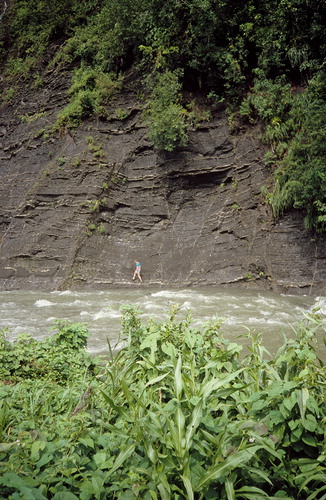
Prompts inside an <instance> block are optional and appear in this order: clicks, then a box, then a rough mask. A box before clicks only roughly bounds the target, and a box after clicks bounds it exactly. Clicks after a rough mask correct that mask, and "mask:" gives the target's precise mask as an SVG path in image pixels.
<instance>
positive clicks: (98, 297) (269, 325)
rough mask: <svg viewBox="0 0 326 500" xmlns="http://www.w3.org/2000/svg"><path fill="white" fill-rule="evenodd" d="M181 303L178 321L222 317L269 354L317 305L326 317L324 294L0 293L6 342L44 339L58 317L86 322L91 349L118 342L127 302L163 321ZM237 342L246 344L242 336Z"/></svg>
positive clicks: (138, 289)
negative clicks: (258, 340)
mask: <svg viewBox="0 0 326 500" xmlns="http://www.w3.org/2000/svg"><path fill="white" fill-rule="evenodd" d="M176 304H179V305H180V313H179V317H180V319H181V318H182V317H184V316H185V315H186V314H187V313H188V312H189V311H190V312H191V313H192V316H193V320H194V324H195V325H198V324H200V323H205V322H208V321H209V320H211V319H212V318H214V317H219V318H223V320H224V321H223V324H222V326H221V332H222V334H223V336H224V337H225V338H229V339H235V338H236V337H238V336H239V335H241V334H244V333H246V332H247V329H248V328H249V329H250V330H251V331H252V332H253V333H260V334H261V335H262V338H263V344H264V345H265V347H266V348H267V349H268V350H269V351H270V352H271V353H273V352H275V351H276V350H277V348H278V347H279V346H280V345H282V343H283V338H284V334H285V335H286V336H287V337H293V335H294V332H293V327H295V326H296V325H297V324H298V322H299V321H300V320H302V319H303V318H304V317H305V314H307V313H309V312H311V311H312V310H313V309H314V308H316V307H319V308H320V312H321V313H322V314H323V316H324V318H326V297H324V296H323V297H312V296H308V295H303V296H302V295H300V296H295V295H277V294H275V293H272V292H260V291H259V292H258V291H255V292H253V291H244V290H234V289H232V290H225V289H223V290H222V291H221V290H219V289H218V288H214V287H207V288H196V289H195V288H185V289H152V288H147V287H146V288H145V287H143V286H142V285H140V284H135V286H134V287H132V288H127V289H126V288H124V289H111V290H106V291H103V290H102V291H63V292H59V291H57V292H50V293H49V292H41V291H21V290H20V291H8V292H0V329H2V328H6V329H7V330H8V334H7V338H8V340H14V339H15V338H16V337H17V335H19V334H20V333H29V334H30V335H32V336H33V337H35V338H38V339H43V338H45V337H46V336H47V335H50V334H51V333H53V332H54V329H53V325H54V322H55V320H56V319H63V320H68V321H73V322H81V323H86V324H87V325H88V329H89V332H90V337H89V342H88V350H89V351H90V352H91V353H92V354H105V353H107V352H108V346H107V341H108V340H109V342H110V344H111V346H112V347H114V346H115V344H116V342H117V340H118V336H119V331H120V322H121V314H122V313H121V310H120V307H121V306H123V305H134V306H137V307H138V308H139V309H140V310H141V311H142V318H143V321H144V322H145V323H146V322H147V321H148V320H149V318H159V319H164V318H166V317H167V316H168V311H170V310H171V307H172V306H173V305H176ZM237 342H242V343H246V341H245V340H244V339H240V338H239V339H237ZM316 342H317V350H318V354H319V356H320V357H321V358H322V359H323V360H324V361H326V348H325V345H324V343H323V339H322V334H321V332H320V334H319V336H318V337H317V339H316Z"/></svg>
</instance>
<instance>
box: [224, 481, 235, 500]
mask: <svg viewBox="0 0 326 500" xmlns="http://www.w3.org/2000/svg"><path fill="white" fill-rule="evenodd" d="M225 491H226V496H227V499H228V500H235V498H236V497H235V492H234V485H233V481H232V480H231V478H229V477H227V478H226V479H225Z"/></svg>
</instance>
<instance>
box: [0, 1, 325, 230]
mask: <svg viewBox="0 0 326 500" xmlns="http://www.w3.org/2000/svg"><path fill="white" fill-rule="evenodd" d="M8 4H9V5H8V8H7V10H6V12H5V15H4V17H3V20H2V23H1V25H0V62H1V64H2V67H3V68H4V70H3V72H4V75H6V77H8V78H9V77H10V76H11V77H15V80H16V81H17V80H21V81H25V82H26V83H28V84H31V85H34V86H35V87H38V86H41V85H42V78H43V73H44V71H45V70H46V69H49V68H52V69H55V70H56V71H65V70H69V71H71V70H74V76H73V79H72V86H71V89H70V98H71V101H70V104H69V106H68V107H67V108H66V109H65V110H63V111H62V112H61V113H60V114H59V116H58V121H57V126H58V127H61V128H62V127H76V126H78V124H79V123H80V122H81V121H82V120H84V119H86V118H87V117H90V116H92V115H93V114H97V115H100V116H101V115H102V116H103V117H105V104H106V102H107V101H108V99H109V98H110V95H112V93H113V92H116V91H119V89H120V88H121V79H123V75H124V73H125V72H126V71H128V70H129V69H130V68H131V67H133V68H137V69H138V71H139V73H141V74H142V75H143V77H144V78H146V81H147V83H148V89H149V92H150V97H149V99H148V113H147V115H146V116H145V117H144V118H145V119H146V120H147V124H148V127H149V137H150V139H151V140H152V142H153V145H154V146H155V147H157V148H159V149H163V150H168V151H172V150H174V149H175V148H177V147H178V146H183V145H184V144H185V143H186V141H187V127H188V126H189V125H190V124H191V125H193V124H194V115H193V112H192V111H191V103H189V102H188V103H187V102H186V100H185V95H186V93H185V91H190V92H195V93H196V91H199V92H200V93H201V94H202V95H203V94H204V95H206V96H207V99H208V100H209V101H210V103H211V105H212V107H213V106H214V105H216V103H219V102H224V103H225V104H226V106H227V107H228V109H229V112H230V116H231V120H233V122H234V121H236V120H239V119H240V120H244V121H247V122H249V123H253V122H259V123H262V124H263V127H264V130H263V133H262V140H263V141H264V142H266V143H267V144H268V145H269V146H270V148H271V153H270V154H269V155H268V157H267V159H266V161H267V163H268V164H269V165H273V166H276V174H275V184H274V187H273V189H272V191H271V192H270V193H269V195H268V201H269V202H270V204H271V206H272V208H273V211H274V214H275V215H276V216H278V215H280V214H282V213H283V211H284V210H287V209H290V208H298V209H303V210H304V211H305V213H306V218H305V224H306V227H307V228H309V229H314V230H317V231H324V230H325V221H326V205H325V198H326V191H325V190H326V188H325V185H326V182H325V179H326V169H325V160H324V158H325V143H326V141H325V139H326V137H325V133H326V132H325V129H326V124H325V119H326V118H325V116H326V104H325V94H326V77H325V71H326V70H325V66H324V60H325V54H326V42H325V40H326V37H325V25H324V19H325V17H326V12H325V10H326V6H325V2H324V1H322V0H264V1H259V2H258V1H256V0H246V1H239V0H186V1H185V0H164V1H162V0H132V1H131V0H84V1H80V0H54V1H52V2H46V1H44V0H36V1H35V2H28V1H27V0H12V1H11V2H8ZM8 85H10V84H8ZM13 93H14V90H13V89H12V88H7V90H6V92H4V94H3V99H2V100H3V102H8V100H10V98H11V97H12V95H13Z"/></svg>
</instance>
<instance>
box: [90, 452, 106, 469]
mask: <svg viewBox="0 0 326 500" xmlns="http://www.w3.org/2000/svg"><path fill="white" fill-rule="evenodd" d="M93 459H94V462H95V463H96V465H97V466H98V467H100V466H101V464H102V463H103V462H105V460H106V453H105V452H104V451H100V452H98V453H95V455H94V456H93Z"/></svg>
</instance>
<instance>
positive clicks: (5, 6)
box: [0, 0, 8, 23]
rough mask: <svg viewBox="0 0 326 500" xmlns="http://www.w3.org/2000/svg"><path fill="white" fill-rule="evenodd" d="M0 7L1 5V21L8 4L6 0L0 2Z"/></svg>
mask: <svg viewBox="0 0 326 500" xmlns="http://www.w3.org/2000/svg"><path fill="white" fill-rule="evenodd" d="M1 7H2V11H1V13H0V23H1V21H2V18H3V16H4V15H5V13H6V10H7V7H8V4H7V2H6V0H3V2H1V4H0V8H1Z"/></svg>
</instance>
